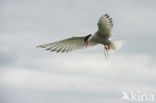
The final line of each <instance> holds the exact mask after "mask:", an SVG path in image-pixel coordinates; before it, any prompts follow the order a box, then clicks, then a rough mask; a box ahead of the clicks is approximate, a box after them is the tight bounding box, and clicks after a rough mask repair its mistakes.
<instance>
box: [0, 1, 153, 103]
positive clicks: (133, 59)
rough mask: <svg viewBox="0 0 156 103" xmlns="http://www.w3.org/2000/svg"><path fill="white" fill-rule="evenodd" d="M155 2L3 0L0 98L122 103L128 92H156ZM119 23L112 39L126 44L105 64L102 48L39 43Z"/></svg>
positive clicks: (16, 102) (8, 102)
mask: <svg viewBox="0 0 156 103" xmlns="http://www.w3.org/2000/svg"><path fill="white" fill-rule="evenodd" d="M155 4H156V1H155V0H150V1H147V0H137V1H136V0H115V1H114V0H92V1H91V0H66V1H65V0H40V1H39V0H14V1H12V0H1V1H0V22H1V23H0V47H1V48H0V76H1V77H0V91H1V92H0V102H2V103H44V102H46V103H62V102H64V103H104V102H108V103H114V102H116V103H120V102H123V103H125V101H121V99H120V98H121V96H122V94H121V91H122V90H124V91H130V90H134V91H143V92H150V93H154V94H155V95H156V88H155V87H156V83H154V81H155V79H156V75H155V73H156V65H155V60H156V59H155V57H156V55H155V52H156V49H155V44H156V40H155V38H156V36H155V34H156V28H155V18H156V13H155V10H156V6H155ZM105 13H108V14H109V15H110V16H111V17H112V18H113V22H114V28H113V31H112V33H113V37H112V38H113V39H122V38H128V41H127V44H126V45H125V46H124V47H123V48H122V49H121V50H119V51H117V52H116V53H114V54H113V55H112V56H111V58H110V62H109V63H106V62H105V58H104V54H103V47H100V46H99V47H98V48H96V49H93V50H79V51H74V52H71V53H69V54H55V53H51V52H47V51H44V50H42V49H38V48H36V45H39V44H42V43H47V42H53V41H56V40H61V39H64V38H68V37H71V36H82V35H88V34H90V33H94V32H95V31H96V30H97V25H96V23H97V21H98V19H99V17H100V16H101V15H103V14H105Z"/></svg>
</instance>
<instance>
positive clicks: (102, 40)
mask: <svg viewBox="0 0 156 103" xmlns="http://www.w3.org/2000/svg"><path fill="white" fill-rule="evenodd" d="M97 26H98V30H97V31H96V32H95V33H93V34H89V35H86V36H82V37H71V38H67V39H64V40H60V41H56V42H52V43H46V44H42V45H39V46H37V47H40V48H46V50H49V51H52V52H53V51H55V52H56V53H58V52H61V53H64V52H70V51H73V50H76V49H83V48H87V47H88V46H89V47H93V46H96V45H98V44H102V45H103V46H104V54H105V57H106V59H108V57H109V51H110V50H117V49H118V48H120V47H121V45H122V44H123V42H124V40H111V39H110V37H111V36H112V34H111V30H112V28H113V22H112V18H110V17H109V15H108V14H104V15H103V16H101V17H100V19H99V21H98V23H97Z"/></svg>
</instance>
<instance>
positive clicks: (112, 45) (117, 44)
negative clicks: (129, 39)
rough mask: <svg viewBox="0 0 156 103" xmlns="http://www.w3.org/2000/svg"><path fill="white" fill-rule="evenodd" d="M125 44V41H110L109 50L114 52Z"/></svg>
mask: <svg viewBox="0 0 156 103" xmlns="http://www.w3.org/2000/svg"><path fill="white" fill-rule="evenodd" d="M125 43H126V40H125V39H121V40H111V42H110V45H109V46H110V49H111V50H113V51H114V50H119V49H120V48H121V47H122V46H123V45H124V44H125Z"/></svg>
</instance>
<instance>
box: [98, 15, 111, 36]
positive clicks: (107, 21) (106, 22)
mask: <svg viewBox="0 0 156 103" xmlns="http://www.w3.org/2000/svg"><path fill="white" fill-rule="evenodd" d="M97 25H98V31H97V34H98V35H100V36H103V37H106V38H109V37H110V36H111V29H112V28H113V23H112V18H110V17H109V15H108V14H105V15H103V16H101V18H100V19H99V21H98V23H97Z"/></svg>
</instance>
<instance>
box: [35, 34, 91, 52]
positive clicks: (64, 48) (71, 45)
mask: <svg viewBox="0 0 156 103" xmlns="http://www.w3.org/2000/svg"><path fill="white" fill-rule="evenodd" d="M84 38H85V37H72V38H68V39H64V40H60V41H57V42H52V43H47V44H42V45H39V46H37V47H41V48H46V50H50V51H56V52H62V53H63V52H70V51H73V50H76V49H83V48H85V46H84ZM91 45H94V43H88V46H91Z"/></svg>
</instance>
